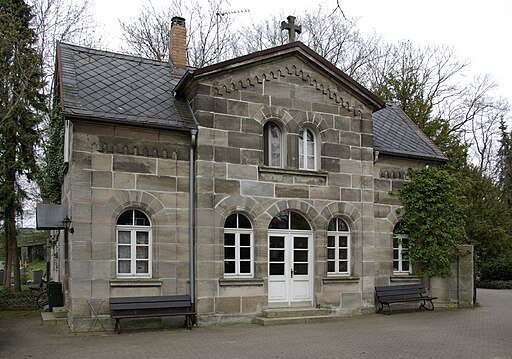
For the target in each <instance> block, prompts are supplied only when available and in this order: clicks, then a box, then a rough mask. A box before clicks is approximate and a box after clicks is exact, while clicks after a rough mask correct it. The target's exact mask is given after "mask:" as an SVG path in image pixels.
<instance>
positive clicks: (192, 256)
mask: <svg viewBox="0 0 512 359" xmlns="http://www.w3.org/2000/svg"><path fill="white" fill-rule="evenodd" d="M196 143H197V130H196V129H191V130H190V160H189V162H190V169H189V176H190V178H189V184H188V185H189V187H188V202H189V203H188V209H189V223H188V235H189V254H190V258H189V265H190V268H189V273H190V279H189V281H190V301H191V304H192V310H193V311H195V310H196V283H195V267H196V265H195V228H194V227H195V214H196V211H195V189H194V188H195V150H196ZM195 322H196V318H194V323H195Z"/></svg>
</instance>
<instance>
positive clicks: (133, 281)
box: [110, 278, 162, 287]
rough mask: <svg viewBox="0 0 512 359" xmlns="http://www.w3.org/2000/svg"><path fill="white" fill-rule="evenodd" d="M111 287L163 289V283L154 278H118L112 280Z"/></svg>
mask: <svg viewBox="0 0 512 359" xmlns="http://www.w3.org/2000/svg"><path fill="white" fill-rule="evenodd" d="M110 286H111V287H161V286H162V281H161V280H160V279H153V278H116V279H111V280H110Z"/></svg>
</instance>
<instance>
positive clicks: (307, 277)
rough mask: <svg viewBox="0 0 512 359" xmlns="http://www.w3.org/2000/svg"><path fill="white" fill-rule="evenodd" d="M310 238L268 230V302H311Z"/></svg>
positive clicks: (299, 233)
mask: <svg viewBox="0 0 512 359" xmlns="http://www.w3.org/2000/svg"><path fill="white" fill-rule="evenodd" d="M312 258H313V235H312V234H311V232H310V231H271V230H269V237H268V274H269V275H268V278H269V279H268V301H269V303H283V304H288V305H289V304H291V303H292V302H311V301H312V299H313V261H312Z"/></svg>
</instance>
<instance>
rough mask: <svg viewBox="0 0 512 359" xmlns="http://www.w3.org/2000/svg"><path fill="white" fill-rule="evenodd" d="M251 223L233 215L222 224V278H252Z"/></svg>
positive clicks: (239, 214) (235, 214)
mask: <svg viewBox="0 0 512 359" xmlns="http://www.w3.org/2000/svg"><path fill="white" fill-rule="evenodd" d="M252 237H253V235H252V225H251V221H249V219H248V218H247V217H246V216H244V215H243V214H241V213H233V214H231V215H230V216H228V218H226V222H225V223H224V276H225V277H252V276H253V273H254V264H253V245H252V241H253V239H252Z"/></svg>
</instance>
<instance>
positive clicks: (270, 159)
mask: <svg viewBox="0 0 512 359" xmlns="http://www.w3.org/2000/svg"><path fill="white" fill-rule="evenodd" d="M263 132H264V142H265V150H264V153H265V165H267V166H271V167H283V136H282V133H281V129H280V128H279V126H277V125H276V124H275V123H273V122H267V123H266V124H265V127H264V128H263Z"/></svg>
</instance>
